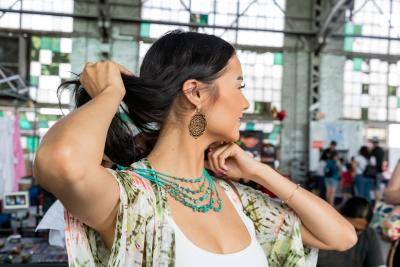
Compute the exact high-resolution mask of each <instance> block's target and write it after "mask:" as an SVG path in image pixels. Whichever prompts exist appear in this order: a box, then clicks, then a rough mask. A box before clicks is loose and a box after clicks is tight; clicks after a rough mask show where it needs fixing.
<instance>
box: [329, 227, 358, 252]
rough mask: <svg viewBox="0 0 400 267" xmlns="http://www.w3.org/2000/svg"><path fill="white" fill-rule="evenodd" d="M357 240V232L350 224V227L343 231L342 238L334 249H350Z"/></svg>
mask: <svg viewBox="0 0 400 267" xmlns="http://www.w3.org/2000/svg"><path fill="white" fill-rule="evenodd" d="M357 241H358V238H357V233H356V231H355V229H354V227H353V226H352V227H351V229H348V230H347V231H346V232H345V233H343V235H342V238H340V241H339V242H338V244H337V245H336V247H335V250H338V251H346V250H348V249H351V248H352V247H353V246H354V245H355V244H356V243H357Z"/></svg>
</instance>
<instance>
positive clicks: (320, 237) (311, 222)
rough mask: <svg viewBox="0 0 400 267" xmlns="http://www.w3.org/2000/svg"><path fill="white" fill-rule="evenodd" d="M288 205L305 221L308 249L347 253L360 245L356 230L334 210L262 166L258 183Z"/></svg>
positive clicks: (267, 167)
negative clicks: (357, 243) (356, 244)
mask: <svg viewBox="0 0 400 267" xmlns="http://www.w3.org/2000/svg"><path fill="white" fill-rule="evenodd" d="M253 180H255V181H257V182H258V183H260V184H261V185H262V186H264V187H266V188H268V189H269V190H271V191H272V192H273V193H274V194H275V195H277V196H278V197H279V198H280V199H283V200H287V199H289V201H288V203H287V204H288V205H289V206H290V207H291V208H292V209H293V210H294V212H296V214H297V215H298V216H299V218H300V220H301V221H302V224H303V226H302V228H301V232H302V238H303V242H304V243H305V244H306V245H309V246H313V247H317V248H320V249H330V250H333V249H334V250H340V251H343V250H347V249H349V248H351V247H352V246H353V245H354V244H355V243H356V242H357V235H356V232H355V230H354V227H353V226H352V225H351V224H350V223H349V222H348V221H347V220H346V219H345V218H344V217H342V216H341V215H340V214H339V213H338V212H337V211H336V210H335V209H334V208H333V207H332V206H330V205H329V204H328V203H327V202H325V201H323V200H322V199H321V198H319V197H317V196H316V195H314V194H312V193H311V192H309V191H307V190H305V189H303V188H301V187H299V188H298V189H296V188H297V185H296V184H294V183H293V182H291V181H290V180H288V179H287V178H285V177H283V176H281V175H280V174H279V173H277V172H276V171H274V170H273V169H271V168H270V167H269V166H267V165H265V164H258V167H257V169H256V170H255V179H253Z"/></svg>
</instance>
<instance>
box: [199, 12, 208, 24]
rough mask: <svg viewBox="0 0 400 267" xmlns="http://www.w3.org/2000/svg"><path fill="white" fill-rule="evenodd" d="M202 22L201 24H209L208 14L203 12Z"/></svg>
mask: <svg viewBox="0 0 400 267" xmlns="http://www.w3.org/2000/svg"><path fill="white" fill-rule="evenodd" d="M200 24H201V25H208V14H201V15H200Z"/></svg>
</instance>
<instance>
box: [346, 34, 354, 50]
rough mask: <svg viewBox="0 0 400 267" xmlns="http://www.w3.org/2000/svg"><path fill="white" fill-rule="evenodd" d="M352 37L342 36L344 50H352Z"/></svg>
mask: <svg viewBox="0 0 400 267" xmlns="http://www.w3.org/2000/svg"><path fill="white" fill-rule="evenodd" d="M353 41H354V38H353V37H345V38H344V51H347V52H351V51H353Z"/></svg>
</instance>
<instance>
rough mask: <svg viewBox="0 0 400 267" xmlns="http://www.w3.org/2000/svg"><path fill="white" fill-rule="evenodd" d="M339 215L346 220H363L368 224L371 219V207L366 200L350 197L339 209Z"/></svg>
mask: <svg viewBox="0 0 400 267" xmlns="http://www.w3.org/2000/svg"><path fill="white" fill-rule="evenodd" d="M340 213H341V214H342V215H343V216H345V217H348V218H363V219H366V220H367V221H368V223H369V222H371V219H372V214H373V213H372V206H371V204H370V203H369V202H368V200H367V199H365V198H362V197H352V198H350V199H349V200H347V201H346V203H345V204H344V205H343V207H342V208H341V209H340Z"/></svg>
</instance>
